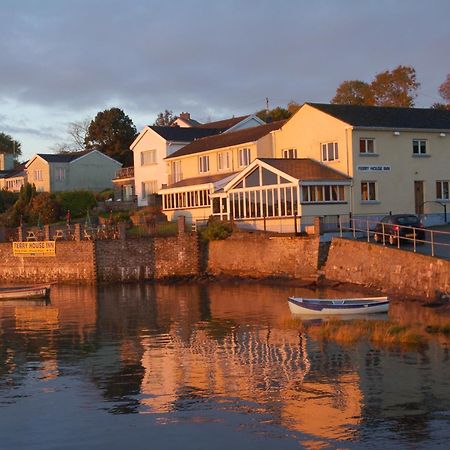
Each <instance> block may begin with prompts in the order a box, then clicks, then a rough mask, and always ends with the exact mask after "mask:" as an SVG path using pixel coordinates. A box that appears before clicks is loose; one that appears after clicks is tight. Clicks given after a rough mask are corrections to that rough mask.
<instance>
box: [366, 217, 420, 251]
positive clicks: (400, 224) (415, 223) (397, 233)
mask: <svg viewBox="0 0 450 450" xmlns="http://www.w3.org/2000/svg"><path fill="white" fill-rule="evenodd" d="M373 231H374V234H373V239H374V240H375V242H389V244H391V245H394V244H396V243H397V239H399V238H400V240H401V239H403V240H411V241H412V240H413V239H414V236H415V238H416V239H418V240H424V239H425V230H424V227H423V224H422V222H421V221H420V218H419V217H418V216H416V215H414V214H393V215H391V216H385V217H383V218H382V219H381V220H380V222H378V223H377V225H376V226H375V228H374V230H373ZM383 232H384V241H383Z"/></svg>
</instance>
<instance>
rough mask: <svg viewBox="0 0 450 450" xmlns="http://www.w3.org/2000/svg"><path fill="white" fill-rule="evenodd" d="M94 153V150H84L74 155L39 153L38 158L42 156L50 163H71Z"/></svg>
mask: <svg viewBox="0 0 450 450" xmlns="http://www.w3.org/2000/svg"><path fill="white" fill-rule="evenodd" d="M93 151H94V150H84V151H82V152H73V153H37V156H40V157H41V158H42V159H43V160H45V161H47V162H49V163H69V162H71V161H73V160H75V159H78V158H80V157H81V156H84V155H87V154H88V153H90V152H93Z"/></svg>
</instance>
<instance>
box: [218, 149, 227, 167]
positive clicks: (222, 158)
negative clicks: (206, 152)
mask: <svg viewBox="0 0 450 450" xmlns="http://www.w3.org/2000/svg"><path fill="white" fill-rule="evenodd" d="M229 168H230V152H222V153H219V154H218V155H217V170H228V169H229Z"/></svg>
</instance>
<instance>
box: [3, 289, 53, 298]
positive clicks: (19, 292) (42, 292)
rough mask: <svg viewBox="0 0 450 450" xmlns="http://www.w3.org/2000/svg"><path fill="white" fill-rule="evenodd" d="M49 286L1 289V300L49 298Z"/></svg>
mask: <svg viewBox="0 0 450 450" xmlns="http://www.w3.org/2000/svg"><path fill="white" fill-rule="evenodd" d="M49 296H50V287H49V286H22V287H12V288H0V300H17V299H24V300H28V299H34V298H48V297H49Z"/></svg>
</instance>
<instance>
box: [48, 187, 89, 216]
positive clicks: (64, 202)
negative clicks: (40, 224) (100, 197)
mask: <svg viewBox="0 0 450 450" xmlns="http://www.w3.org/2000/svg"><path fill="white" fill-rule="evenodd" d="M56 201H57V202H58V203H59V205H60V207H61V213H62V214H65V213H66V212H67V210H69V211H70V214H71V216H72V218H75V217H83V216H85V215H86V214H87V211H89V210H91V209H92V208H93V207H94V206H96V205H97V201H96V199H95V195H94V194H93V193H92V192H89V191H67V192H59V193H58V194H57V195H56Z"/></svg>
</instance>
